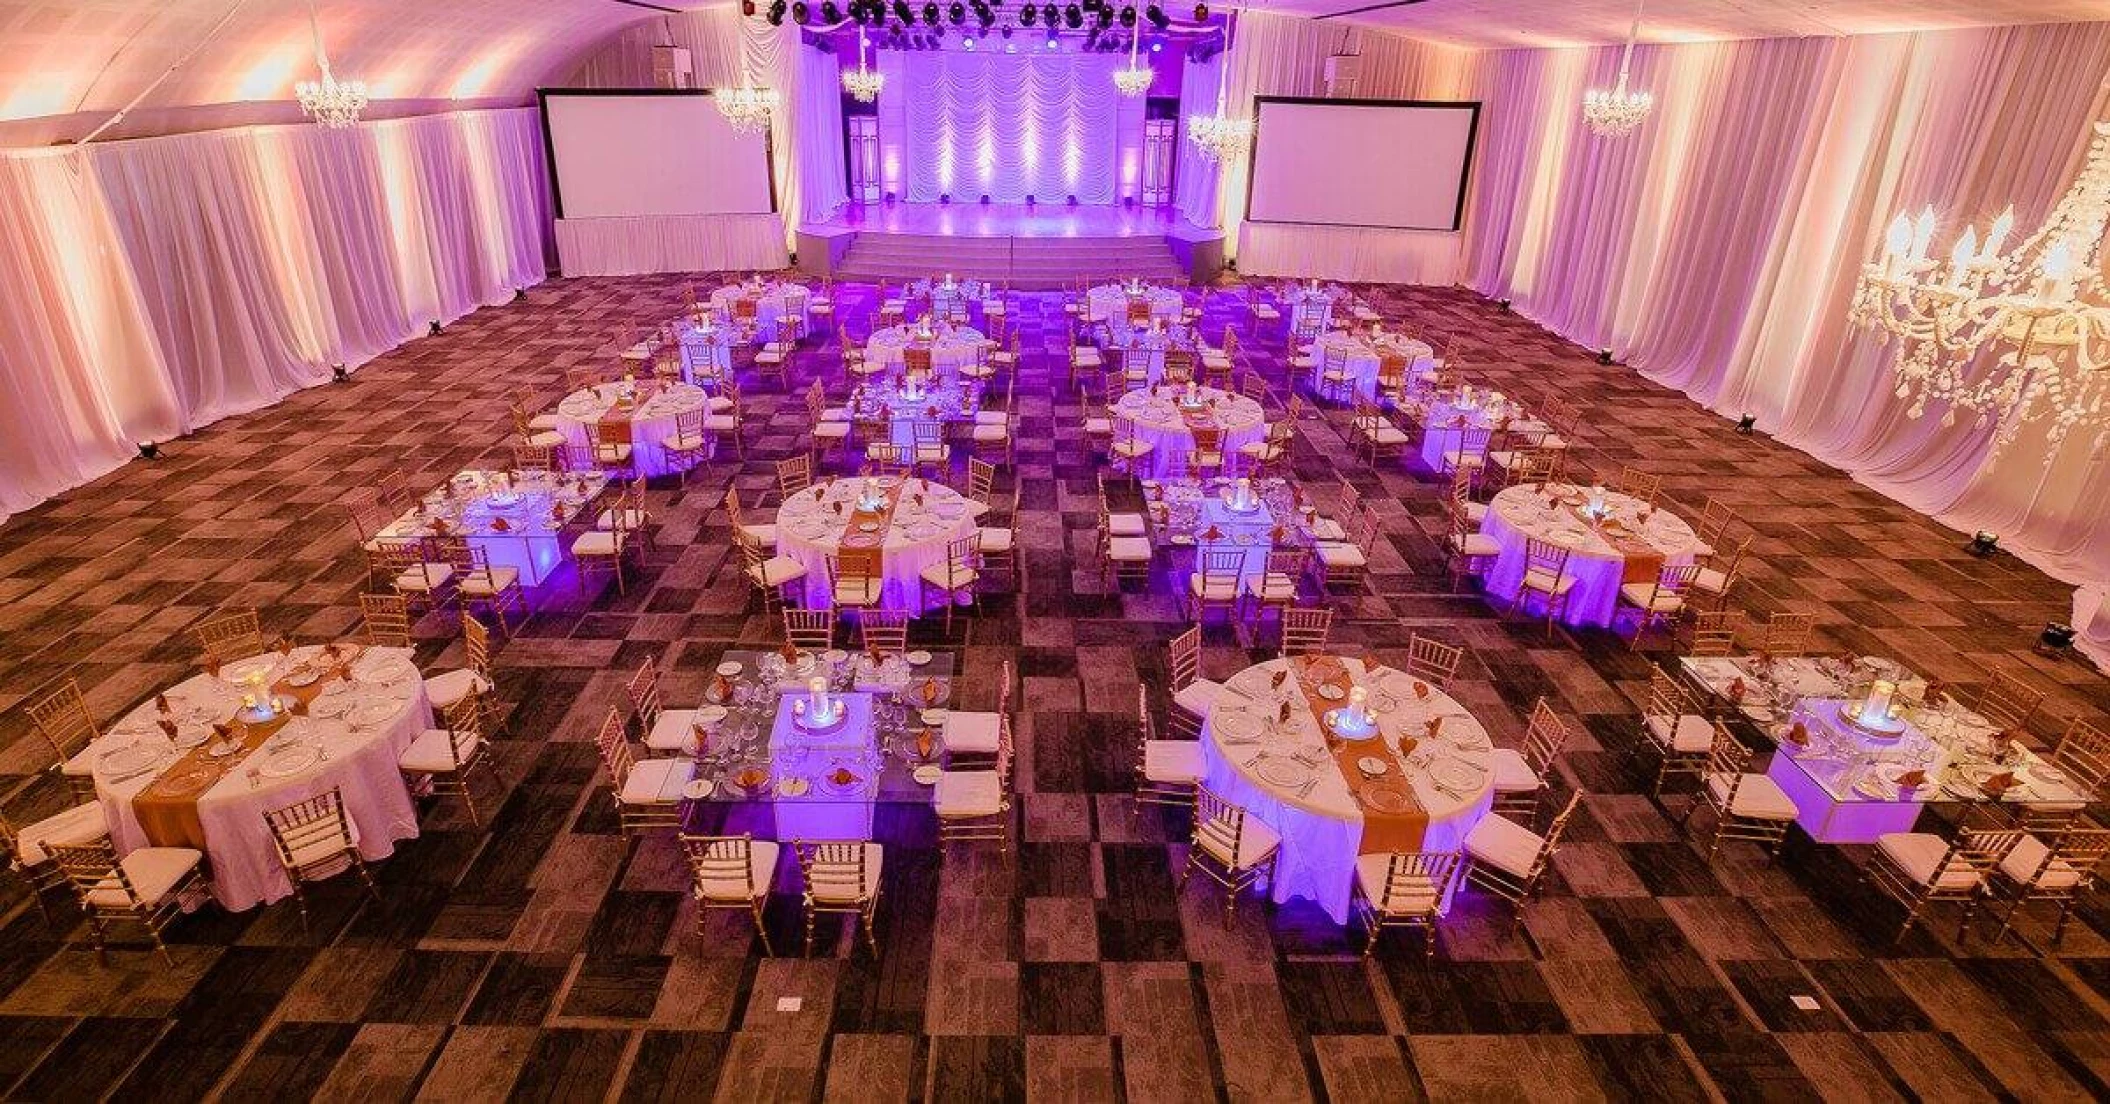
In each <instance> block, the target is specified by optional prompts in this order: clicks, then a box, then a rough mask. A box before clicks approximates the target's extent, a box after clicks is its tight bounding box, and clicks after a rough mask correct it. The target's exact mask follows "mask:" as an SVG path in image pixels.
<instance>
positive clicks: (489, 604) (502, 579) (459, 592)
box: [440, 537, 527, 634]
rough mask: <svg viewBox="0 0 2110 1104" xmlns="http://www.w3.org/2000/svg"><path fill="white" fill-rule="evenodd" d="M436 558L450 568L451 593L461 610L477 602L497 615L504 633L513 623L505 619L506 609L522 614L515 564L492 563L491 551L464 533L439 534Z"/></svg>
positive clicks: (524, 593) (524, 596)
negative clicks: (505, 565)
mask: <svg viewBox="0 0 2110 1104" xmlns="http://www.w3.org/2000/svg"><path fill="white" fill-rule="evenodd" d="M440 558H441V559H443V560H445V561H446V562H447V564H448V565H449V566H451V567H452V568H454V579H455V586H454V593H455V596H456V597H457V598H458V599H459V600H460V602H461V606H462V609H463V611H464V612H467V611H468V609H469V607H470V606H471V605H473V604H475V603H479V602H480V603H482V604H483V605H484V606H485V608H487V609H489V610H490V611H491V614H492V616H494V617H497V618H498V629H499V631H500V632H503V633H508V634H510V633H511V632H512V631H513V625H512V623H511V622H509V621H507V620H506V611H507V610H509V609H511V610H518V611H520V613H521V615H522V616H523V617H525V616H526V613H527V591H526V590H524V589H522V587H521V585H520V570H519V569H518V568H513V567H493V566H492V565H491V554H490V553H489V552H488V551H486V550H484V549H483V548H480V547H477V546H476V545H474V544H471V543H470V542H469V540H468V539H467V538H466V537H442V538H441V539H440Z"/></svg>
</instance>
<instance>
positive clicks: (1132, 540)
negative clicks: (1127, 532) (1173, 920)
mask: <svg viewBox="0 0 2110 1104" xmlns="http://www.w3.org/2000/svg"><path fill="white" fill-rule="evenodd" d="M1106 558H1107V559H1110V560H1117V561H1120V562H1121V563H1149V562H1150V541H1149V540H1147V539H1145V538H1143V537H1115V538H1113V539H1112V540H1110V541H1107V542H1106Z"/></svg>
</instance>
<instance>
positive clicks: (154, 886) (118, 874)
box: [50, 836, 207, 966]
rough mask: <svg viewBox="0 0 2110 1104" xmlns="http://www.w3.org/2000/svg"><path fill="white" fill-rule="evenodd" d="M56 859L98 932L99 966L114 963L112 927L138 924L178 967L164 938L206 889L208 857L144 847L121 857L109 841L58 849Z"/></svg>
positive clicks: (54, 849) (189, 851)
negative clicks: (186, 904) (189, 903)
mask: <svg viewBox="0 0 2110 1104" xmlns="http://www.w3.org/2000/svg"><path fill="white" fill-rule="evenodd" d="M50 852H51V860H52V862H54V863H56V864H57V865H58V868H59V871H60V872H61V873H62V874H63V875H64V876H65V878H66V880H67V881H69V882H71V883H73V890H74V893H75V894H77V895H78V896H79V898H80V903H81V910H82V911H83V912H85V913H87V914H88V925H89V927H90V928H92V929H93V930H94V933H95V958H96V961H97V962H99V963H100V962H107V961H108V960H109V947H108V932H109V926H110V924H111V923H113V922H122V921H134V922H136V923H138V924H139V925H140V926H141V927H144V928H145V929H146V931H147V935H148V936H149V937H150V938H152V939H153V941H154V950H155V951H156V952H157V953H159V954H160V955H161V959H162V961H163V962H166V963H167V964H169V965H170V966H174V965H175V964H176V960H175V958H174V957H173V956H172V955H170V954H169V949H168V944H167V943H165V942H163V941H162V939H161V933H162V931H163V930H164V929H166V928H167V927H168V925H169V924H171V923H173V922H174V921H175V919H176V917H178V916H180V915H182V913H183V904H184V902H185V901H186V900H187V899H189V898H190V897H191V896H192V895H194V894H198V893H200V892H202V891H203V890H204V888H205V886H206V881H207V879H206V875H205V855H204V854H203V853H202V852H199V851H195V850H192V849H191V848H188V847H140V848H135V849H133V850H132V851H130V852H127V853H126V854H125V856H124V858H122V859H120V858H118V857H117V849H116V847H115V846H114V845H113V844H112V843H111V842H110V839H109V837H107V836H105V837H102V838H100V839H94V840H90V841H88V842H86V843H81V844H53V845H51V847H50Z"/></svg>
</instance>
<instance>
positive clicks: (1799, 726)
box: [1788, 721, 1810, 747]
mask: <svg viewBox="0 0 2110 1104" xmlns="http://www.w3.org/2000/svg"><path fill="white" fill-rule="evenodd" d="M1788 742H1789V743H1791V744H1794V745H1795V746H1796V747H1808V746H1810V726H1808V725H1806V724H1803V723H1802V722H1801V721H1796V722H1795V723H1794V724H1793V725H1790V726H1789V727H1788Z"/></svg>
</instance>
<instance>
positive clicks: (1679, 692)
mask: <svg viewBox="0 0 2110 1104" xmlns="http://www.w3.org/2000/svg"><path fill="white" fill-rule="evenodd" d="M1641 736H1642V738H1643V739H1645V740H1647V741H1648V742H1649V746H1650V747H1652V748H1654V749H1655V752H1656V784H1655V787H1654V788H1653V790H1652V791H1651V792H1653V793H1654V794H1655V795H1656V796H1657V797H1662V796H1663V783H1664V782H1666V781H1668V780H1669V778H1670V776H1671V775H1673V774H1689V775H1692V776H1693V777H1694V778H1701V777H1703V776H1705V775H1706V773H1707V767H1708V761H1709V759H1710V757H1711V756H1712V755H1713V753H1714V723H1713V722H1712V721H1710V720H1708V718H1707V717H1706V715H1705V714H1703V713H1702V712H1701V711H1700V710H1699V709H1697V708H1696V707H1694V705H1693V702H1692V697H1691V695H1690V694H1688V693H1686V691H1685V688H1684V687H1682V686H1680V685H1678V682H1677V680H1676V679H1674V678H1672V677H1671V676H1670V674H1669V672H1667V671H1665V670H1663V669H1662V668H1660V667H1651V668H1649V675H1648V701H1647V703H1646V704H1645V705H1643V706H1642V709H1641Z"/></svg>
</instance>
